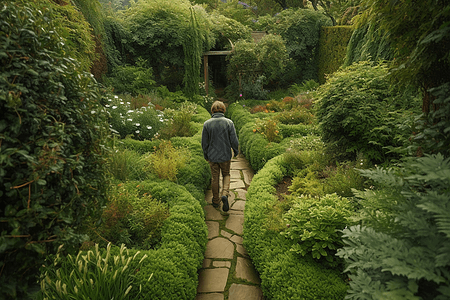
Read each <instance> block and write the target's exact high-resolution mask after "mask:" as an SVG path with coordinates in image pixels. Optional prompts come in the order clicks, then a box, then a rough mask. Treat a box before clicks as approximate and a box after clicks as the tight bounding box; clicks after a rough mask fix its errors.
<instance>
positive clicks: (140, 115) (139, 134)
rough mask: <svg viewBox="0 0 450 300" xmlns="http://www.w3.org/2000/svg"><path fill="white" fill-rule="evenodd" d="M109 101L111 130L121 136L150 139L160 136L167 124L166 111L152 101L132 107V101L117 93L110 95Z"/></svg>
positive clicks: (107, 105) (107, 107) (107, 106)
mask: <svg viewBox="0 0 450 300" xmlns="http://www.w3.org/2000/svg"><path fill="white" fill-rule="evenodd" d="M107 101H108V103H107V104H105V106H106V109H107V110H108V112H109V115H110V127H111V131H112V132H113V133H115V134H118V135H119V137H120V138H125V137H127V136H130V137H133V138H134V139H137V140H145V139H148V140H149V139H152V138H153V137H156V136H158V135H159V134H160V130H161V128H163V126H164V125H165V124H164V122H165V118H164V113H163V112H162V111H159V110H157V109H156V108H155V105H153V104H152V103H148V106H142V107H140V108H137V109H132V107H131V102H129V101H125V100H124V99H122V98H121V97H119V96H117V95H114V96H111V97H108V100H107Z"/></svg>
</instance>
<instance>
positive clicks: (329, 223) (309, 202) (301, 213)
mask: <svg viewBox="0 0 450 300" xmlns="http://www.w3.org/2000/svg"><path fill="white" fill-rule="evenodd" d="M351 215H352V207H351V205H350V202H349V201H348V199H346V198H341V197H339V196H338V195H337V194H327V195H325V196H323V197H306V196H300V197H297V198H295V199H294V200H293V203H292V204H291V208H290V209H289V211H288V212H287V213H286V214H285V215H284V218H285V222H286V223H287V224H289V225H288V226H289V227H288V228H287V229H286V230H285V231H283V233H282V234H283V235H284V236H286V237H287V238H290V239H292V240H294V241H297V244H295V245H294V246H293V247H292V248H291V251H294V252H296V253H298V254H300V255H302V256H306V255H312V257H313V258H315V259H321V258H325V259H326V260H327V261H328V262H329V263H333V262H335V260H336V258H335V254H336V249H338V248H339V247H341V246H342V245H343V243H342V239H341V236H342V233H341V232H340V231H341V230H343V229H344V228H345V227H346V226H348V225H350V224H351V221H350V216H351Z"/></svg>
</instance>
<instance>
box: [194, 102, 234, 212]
mask: <svg viewBox="0 0 450 300" xmlns="http://www.w3.org/2000/svg"><path fill="white" fill-rule="evenodd" d="M225 110H226V108H225V104H224V103H223V102H221V101H215V102H214V103H213V105H212V106H211V113H212V117H211V119H209V120H207V121H206V122H205V123H204V124H203V131H202V148H203V156H204V157H205V159H206V160H207V161H208V162H209V167H210V168H211V175H212V179H211V189H212V193H213V199H212V205H213V206H214V207H216V208H217V207H219V206H220V202H221V201H222V204H223V205H222V210H223V211H224V212H226V211H228V210H229V209H230V206H229V204H228V196H229V189H230V166H231V158H232V157H233V153H232V151H233V152H234V156H237V155H238V154H239V141H238V139H237V135H236V129H235V128H234V123H233V121H231V120H230V119H228V118H225ZM220 172H222V193H221V197H219V176H220Z"/></svg>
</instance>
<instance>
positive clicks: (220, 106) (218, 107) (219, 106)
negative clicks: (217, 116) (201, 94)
mask: <svg viewBox="0 0 450 300" xmlns="http://www.w3.org/2000/svg"><path fill="white" fill-rule="evenodd" d="M225 110H226V107H225V104H224V103H223V102H222V101H214V103H213V104H212V105H211V112H212V113H213V114H214V113H216V112H221V113H225Z"/></svg>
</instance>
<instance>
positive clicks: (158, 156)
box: [144, 141, 189, 181]
mask: <svg viewBox="0 0 450 300" xmlns="http://www.w3.org/2000/svg"><path fill="white" fill-rule="evenodd" d="M144 159H145V160H146V161H147V166H148V169H149V170H150V171H151V172H153V173H154V174H156V175H158V177H159V178H162V179H167V180H170V181H176V179H177V174H178V171H179V170H180V169H181V168H183V167H184V165H185V164H186V161H188V160H189V151H187V150H186V149H181V148H175V147H173V146H172V143H171V142H170V141H162V142H161V143H160V144H159V147H158V148H157V149H155V152H154V153H152V154H150V155H149V156H147V158H144Z"/></svg>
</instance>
